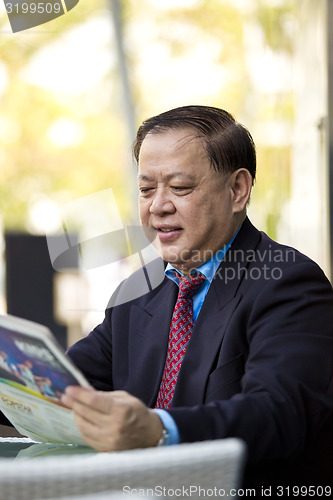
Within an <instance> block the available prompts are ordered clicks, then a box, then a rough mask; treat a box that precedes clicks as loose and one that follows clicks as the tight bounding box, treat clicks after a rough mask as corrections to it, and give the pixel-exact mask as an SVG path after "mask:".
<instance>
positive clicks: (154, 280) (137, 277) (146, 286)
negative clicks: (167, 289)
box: [107, 258, 165, 309]
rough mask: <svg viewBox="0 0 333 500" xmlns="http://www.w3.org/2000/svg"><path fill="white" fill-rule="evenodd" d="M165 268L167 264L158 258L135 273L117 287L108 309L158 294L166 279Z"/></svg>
mask: <svg viewBox="0 0 333 500" xmlns="http://www.w3.org/2000/svg"><path fill="white" fill-rule="evenodd" d="M164 268H165V262H164V261H163V260H162V259H161V258H157V259H154V260H152V261H150V262H149V263H148V264H145V265H144V266H143V267H140V268H139V269H137V270H136V271H134V272H133V273H132V274H131V275H130V276H129V277H128V278H126V279H125V280H124V281H122V283H120V285H119V286H118V287H117V289H116V290H115V292H114V293H113V295H112V297H111V298H110V300H109V303H108V306H107V308H108V309H109V308H112V307H115V306H119V305H121V304H125V303H128V302H132V301H134V300H136V299H140V298H141V297H143V296H145V295H147V294H152V293H154V292H156V291H157V290H158V288H159V287H160V285H161V284H162V283H163V281H164V279H165V275H164Z"/></svg>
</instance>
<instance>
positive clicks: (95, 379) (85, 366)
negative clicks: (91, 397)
mask: <svg viewBox="0 0 333 500" xmlns="http://www.w3.org/2000/svg"><path fill="white" fill-rule="evenodd" d="M67 354H68V355H69V357H70V358H71V359H72V361H73V362H74V364H75V365H76V366H77V367H78V368H79V369H80V370H81V371H82V372H83V373H84V375H85V377H86V378H87V380H88V382H90V384H91V385H92V386H93V387H95V389H97V390H101V391H112V390H113V383H112V346H111V309H107V310H106V313H105V318H104V321H103V323H101V324H100V325H98V326H97V327H96V328H95V329H94V330H93V331H92V332H90V333H89V335H88V336H87V337H84V338H83V339H81V340H79V341H78V342H76V343H75V344H74V345H72V346H71V347H70V348H69V349H68V351H67Z"/></svg>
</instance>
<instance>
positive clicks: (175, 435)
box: [154, 409, 180, 446]
mask: <svg viewBox="0 0 333 500" xmlns="http://www.w3.org/2000/svg"><path fill="white" fill-rule="evenodd" d="M154 412H155V413H157V415H158V416H159V418H160V419H161V420H162V424H163V426H164V428H165V429H166V431H167V432H168V438H167V441H166V443H165V446H169V445H171V444H179V443H180V438H179V432H178V427H177V425H176V422H175V421H174V419H173V418H172V416H171V415H170V414H169V413H168V412H167V411H165V410H160V409H156V410H155V409H154Z"/></svg>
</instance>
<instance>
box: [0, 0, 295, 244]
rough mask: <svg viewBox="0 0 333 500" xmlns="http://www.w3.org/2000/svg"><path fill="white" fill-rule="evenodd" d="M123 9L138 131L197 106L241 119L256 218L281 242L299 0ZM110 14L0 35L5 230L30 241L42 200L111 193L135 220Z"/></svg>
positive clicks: (103, 11) (205, 0) (215, 0)
mask: <svg viewBox="0 0 333 500" xmlns="http://www.w3.org/2000/svg"><path fill="white" fill-rule="evenodd" d="M119 1H120V5H121V7H122V15H123V23H124V26H123V28H124V46H125V50H126V56H127V60H128V63H129V70H130V78H131V84H132V89H133V93H134V97H135V108H136V109H135V111H136V117H137V120H138V123H139V122H140V121H141V120H142V119H144V118H146V117H148V116H151V115H152V114H155V113H158V112H161V111H163V110H165V109H167V108H170V107H173V106H178V105H184V104H191V103H199V104H211V105H216V106H221V107H224V108H226V109H228V110H229V111H231V112H232V113H234V114H235V116H236V117H237V118H238V119H239V120H240V121H241V122H243V123H244V124H245V125H247V126H248V128H249V129H250V130H251V132H252V133H253V135H254V139H255V141H256V143H257V147H258V158H259V173H258V186H257V187H256V194H255V196H254V200H253V204H252V208H251V210H253V211H254V214H255V218H256V219H258V218H259V219H260V224H261V225H262V226H266V228H268V230H269V232H270V234H271V235H272V236H274V235H275V232H276V227H277V223H278V218H279V211H280V207H281V204H283V203H284V201H285V200H286V198H287V197H288V191H289V167H290V158H289V157H290V126H291V123H292V120H293V91H292V90H293V85H292V80H291V66H292V54H293V30H294V25H295V18H294V14H295V9H294V3H295V2H294V0H256V1H255V0H178V1H176V0H169V1H164V0H140V2H138V1H137V0H119ZM109 7H110V2H107V0H99V1H96V0H85V1H84V2H83V1H82V2H80V3H79V4H78V5H77V7H76V8H75V9H73V10H72V11H71V12H70V13H68V14H66V15H65V16H62V17H61V18H58V19H57V20H55V21H52V22H50V23H47V24H46V25H43V26H42V27H39V28H38V29H35V30H29V31H27V32H22V33H21V34H15V35H12V34H10V33H9V32H3V33H2V34H1V37H0V54H1V55H0V100H1V107H0V178H1V182H0V210H1V214H2V216H3V220H4V225H5V226H6V227H8V228H12V229H13V228H21V229H22V228H25V229H29V230H33V224H31V220H30V219H29V215H28V214H29V213H30V214H31V207H33V206H34V204H35V203H36V202H37V201H38V200H40V199H43V198H48V199H51V200H53V201H54V202H55V203H59V204H63V203H66V202H67V201H70V200H72V199H75V198H77V197H80V196H84V195H86V194H89V193H92V192H96V191H98V190H101V189H105V188H109V187H111V188H113V190H114V193H115V195H116V197H117V202H118V204H119V207H120V209H121V212H122V215H123V217H124V219H127V218H128V217H130V216H131V214H132V212H133V206H134V205H135V201H134V200H133V199H129V196H128V194H127V193H128V187H129V185H132V184H133V182H134V177H135V173H134V171H133V173H132V171H131V168H130V166H129V165H130V154H129V141H128V131H127V124H126V119H125V116H124V106H123V100H122V89H121V82H120V78H119V76H118V66H117V57H116V50H115V45H114V39H113V30H112V18H111V15H110V10H109ZM6 26H8V21H7V18H6V16H5V15H3V16H2V18H0V29H1V27H2V28H3V29H6ZM130 192H131V193H133V191H132V190H130ZM132 196H133V195H131V197H132Z"/></svg>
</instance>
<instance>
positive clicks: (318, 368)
mask: <svg viewBox="0 0 333 500" xmlns="http://www.w3.org/2000/svg"><path fill="white" fill-rule="evenodd" d="M144 277H145V278H148V277H149V279H148V280H147V282H148V288H149V289H150V291H148V292H146V293H145V292H143V295H141V296H140V297H138V298H136V299H135V298H134V299H133V300H129V301H126V300H128V296H129V295H130V294H131V293H132V294H133V290H135V291H136V292H135V293H137V291H138V289H140V283H141V288H142V287H143V286H144V287H147V283H146V282H144ZM143 282H144V285H143ZM142 289H144V288H142ZM176 296H177V286H176V285H175V284H174V283H173V282H171V281H170V280H169V279H167V278H164V277H163V266H162V267H161V265H160V262H159V259H157V261H154V262H153V263H151V264H150V265H148V266H147V269H146V270H145V275H144V274H143V272H142V271H140V272H139V273H135V274H134V275H132V276H131V277H130V278H128V279H127V280H126V281H125V282H123V284H122V285H120V287H119V288H118V290H117V291H116V292H115V294H114V295H113V297H112V299H111V302H110V305H109V307H108V309H107V310H106V316H105V319H104V322H103V323H102V324H101V325H99V326H98V327H97V328H96V329H95V330H94V331H93V332H91V333H90V335H89V336H88V337H86V338H85V339H83V340H81V341H79V342H78V343H77V344H76V345H74V346H73V347H71V349H70V350H69V355H70V356H71V358H72V359H73V361H74V362H75V364H76V365H77V366H79V367H80V368H81V370H82V371H83V372H84V373H85V374H86V376H87V377H88V379H89V380H90V382H91V383H92V384H93V385H94V386H95V387H96V388H98V389H101V390H117V389H122V390H126V391H128V392H129V393H131V394H133V395H134V396H137V397H138V398H140V399H141V400H142V401H144V402H145V403H146V404H147V405H148V406H150V407H154V404H155V400H156V397H157V393H158V389H159V384H160V380H161V376H162V371H163V367H164V361H165V356H166V351H167V344H168V334H169V326H170V321H171V316H172V311H173V307H174V304H175V300H176ZM117 304H118V305H117ZM332 374H333V292H332V287H331V285H330V283H329V281H328V280H327V279H326V277H325V276H324V274H323V272H322V271H321V270H320V268H319V267H318V266H317V265H316V264H315V263H314V262H313V261H311V260H310V259H308V258H307V257H305V256H304V255H302V254H300V253H299V252H297V251H296V250H294V249H291V248H289V247H285V246H282V245H279V244H277V243H276V242H274V241H272V240H271V239H270V238H268V236H267V235H265V234H264V233H262V232H259V231H258V230H257V229H255V228H254V226H252V224H251V223H250V221H249V220H248V219H246V220H245V222H244V223H243V226H242V228H241V230H240V231H239V233H238V235H237V237H236V239H235V241H234V243H233V245H232V247H231V248H230V249H229V251H228V253H227V256H226V258H225V259H224V261H223V262H222V263H221V265H220V267H219V270H218V271H217V273H216V276H215V278H214V280H213V282H212V285H211V286H210V288H209V291H208V294H207V297H206V299H205V302H204V304H203V306H202V309H201V312H200V314H199V316H198V319H197V321H196V324H195V327H194V329H193V333H192V337H191V340H190V343H189V346H188V349H187V352H186V355H185V357H184V360H183V364H182V367H181V370H180V374H179V378H178V382H177V386H176V389H175V394H174V399H173V403H172V408H171V409H170V410H168V411H169V412H170V414H171V415H172V416H173V418H174V420H175V421H176V424H177V426H178V429H179V432H180V437H181V440H182V441H183V442H189V441H197V440H206V439H216V438H225V437H231V436H232V437H239V438H241V439H243V440H244V441H245V442H246V444H247V447H248V467H247V475H246V478H247V481H246V484H247V485H254V484H257V485H262V484H268V485H270V484H272V483H273V482H274V481H275V482H276V483H277V484H283V483H282V482H283V481H284V482H286V483H288V482H290V483H291V484H298V483H301V484H303V483H304V484H305V483H306V482H307V481H309V482H310V483H314V481H315V480H316V481H317V482H319V483H321V482H323V481H326V476H325V474H326V471H327V472H328V474H329V477H332V471H333V468H332V469H330V467H331V466H332V461H331V462H330V464H331V465H329V462H328V460H329V459H332V454H333V453H332V448H333V440H331V441H330V443H329V442H328V439H329V437H330V439H332V437H333V433H332V414H333V382H332ZM319 462H320V464H319Z"/></svg>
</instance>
